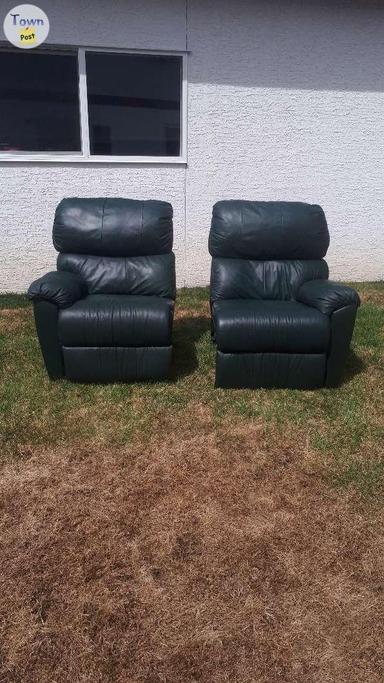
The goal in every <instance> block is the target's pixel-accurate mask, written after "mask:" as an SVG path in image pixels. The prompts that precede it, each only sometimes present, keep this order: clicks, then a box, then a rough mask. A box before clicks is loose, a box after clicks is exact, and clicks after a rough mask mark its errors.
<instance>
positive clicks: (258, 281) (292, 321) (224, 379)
mask: <svg viewBox="0 0 384 683" xmlns="http://www.w3.org/2000/svg"><path fill="white" fill-rule="evenodd" d="M328 246H329V234H328V227H327V222H326V220H325V216H324V212H323V210H322V209H321V207H320V206H316V205H309V204H303V203H298V202H249V201H221V202H218V203H217V204H215V206H214V208H213V216H212V225H211V231H210V236H209V251H210V254H211V255H212V257H213V258H212V270H211V290H210V299H211V311H212V334H213V339H214V341H215V342H216V346H217V352H216V386H218V387H238V388H241V387H243V388H256V387H289V388H297V389H306V388H307V389H313V388H316V387H321V386H327V387H333V386H336V385H337V384H339V382H340V381H341V378H342V373H343V367H344V363H345V359H346V356H347V353H348V349H349V344H350V341H351V337H352V332H353V327H354V323H355V317H356V311H357V308H358V306H359V303H360V300H359V297H358V295H357V293H356V292H355V291H354V290H353V289H351V288H350V287H346V286H344V285H342V284H339V283H337V282H331V281H329V280H328V266H327V264H326V262H325V261H324V260H323V257H324V256H325V254H326V252H327V249H328ZM346 248H347V245H346Z"/></svg>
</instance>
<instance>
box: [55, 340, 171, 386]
mask: <svg viewBox="0 0 384 683" xmlns="http://www.w3.org/2000/svg"><path fill="white" fill-rule="evenodd" d="M63 355H64V364H65V374H66V377H67V378H68V379H70V380H71V381H72V382H133V381H135V380H161V379H164V377H167V375H168V374H169V367H170V365H171V360H172V346H161V347H133V348H130V347H126V346H125V347H117V346H112V347H107V348H106V347H102V348H100V347H97V346H95V347H88V348H84V347H76V346H71V347H68V346H65V347H63Z"/></svg>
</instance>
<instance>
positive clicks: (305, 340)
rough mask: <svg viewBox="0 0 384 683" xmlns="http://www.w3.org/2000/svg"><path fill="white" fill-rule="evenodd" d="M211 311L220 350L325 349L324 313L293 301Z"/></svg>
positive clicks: (231, 304) (217, 306) (224, 304)
mask: <svg viewBox="0 0 384 683" xmlns="http://www.w3.org/2000/svg"><path fill="white" fill-rule="evenodd" d="M70 310H71V309H70ZM65 313H66V312H65V311H63V314H65ZM212 314H213V321H214V327H215V338H216V344H217V348H218V349H219V350H220V351H226V352H233V351H236V352H243V351H251V352H253V353H255V352H259V351H263V352H271V351H273V352H279V353H281V352H285V353H286V352H291V353H324V351H326V350H327V348H328V344H329V335H330V323H329V318H328V316H326V315H324V314H323V313H320V312H319V311H317V310H316V309H315V308H310V307H309V306H304V304H300V303H297V302H295V301H289V302H286V301H255V300H252V299H241V300H237V301H236V300H233V299H229V300H227V301H216V302H215V303H214V305H213V308H212Z"/></svg>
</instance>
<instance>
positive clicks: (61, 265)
mask: <svg viewBox="0 0 384 683" xmlns="http://www.w3.org/2000/svg"><path fill="white" fill-rule="evenodd" d="M57 268H58V270H60V271H63V270H64V271H69V272H71V273H76V274H77V275H79V276H80V277H81V278H82V279H83V281H84V282H85V283H86V285H87V290H88V292H89V294H139V295H148V296H162V297H168V298H170V299H174V298H175V296H176V281H175V256H174V254H173V253H172V252H171V253H170V254H158V255H155V256H133V257H132V258H128V257H126V256H121V257H119V256H87V255H85V254H59V255H58V258H57Z"/></svg>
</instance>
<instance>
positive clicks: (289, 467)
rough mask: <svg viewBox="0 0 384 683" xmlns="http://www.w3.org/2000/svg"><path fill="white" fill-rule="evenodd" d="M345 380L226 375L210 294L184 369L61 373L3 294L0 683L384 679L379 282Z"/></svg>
mask: <svg viewBox="0 0 384 683" xmlns="http://www.w3.org/2000/svg"><path fill="white" fill-rule="evenodd" d="M358 289H359V292H360V294H361V297H362V300H363V306H362V307H361V309H360V311H359V317H358V321H357V327H356V331H355V336H354V343H353V349H352V353H351V356H350V358H349V362H348V368H347V375H346V381H345V383H344V384H343V386H342V387H341V388H339V389H337V390H326V389H324V390H321V391H316V392H297V391H265V390H263V391H255V392H251V391H222V390H214V389H213V362H214V352H213V349H212V346H211V343H210V339H209V317H208V307H207V303H206V301H207V292H206V290H203V289H201V290H184V291H182V292H180V295H179V298H178V314H177V321H176V325H175V338H176V352H175V366H174V376H173V378H172V380H171V381H170V382H169V383H162V384H152V385H134V386H128V385H126V386H124V385H122V386H118V385H113V386H104V387H100V386H82V385H71V384H69V383H67V382H65V381H62V382H56V383H50V382H49V381H48V380H47V378H46V376H45V373H44V369H43V365H42V361H41V359H40V355H39V352H38V346H37V342H36V339H35V334H34V327H33V319H32V313H31V309H30V307H29V305H27V303H26V302H25V300H24V299H23V298H22V297H15V296H9V297H0V307H2V309H1V310H0V364H1V365H0V367H1V370H0V372H1V386H0V411H1V413H0V418H1V425H0V433H1V439H2V450H1V459H2V460H1V475H0V506H1V516H0V681H10V682H11V681H12V682H13V681H15V682H16V681H17V682H20V683H29V682H31V683H32V681H33V683H45V682H49V683H62V682H67V681H68V682H69V681H70V682H71V683H75V682H76V683H77V682H82V683H83V682H84V683H85V682H87V683H88V682H89V683H91V682H92V683H99V682H104V681H105V682H114V683H115V682H116V683H123V682H124V683H125V682H127V683H161V682H166V683H193V682H202V683H275V682H279V681H281V682H283V683H304V682H305V683H312V682H313V683H328V682H331V681H332V682H335V683H344V681H345V682H347V681H349V682H353V683H354V682H360V681H361V682H363V681H364V683H376V682H377V683H379V682H380V683H381V682H382V681H383V680H384V642H383V633H384V616H383V604H384V531H383V529H384V526H383V522H384V514H383V493H384V415H383V406H384V358H383V350H384V331H383V330H384V286H383V284H372V285H369V284H364V285H358Z"/></svg>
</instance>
